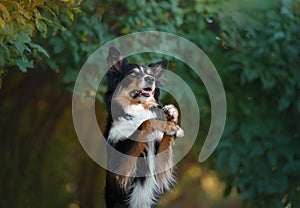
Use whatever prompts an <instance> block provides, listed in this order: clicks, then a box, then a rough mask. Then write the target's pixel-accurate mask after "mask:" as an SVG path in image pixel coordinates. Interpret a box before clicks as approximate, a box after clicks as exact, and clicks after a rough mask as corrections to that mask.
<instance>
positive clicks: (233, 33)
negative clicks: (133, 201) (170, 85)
mask: <svg viewBox="0 0 300 208" xmlns="http://www.w3.org/2000/svg"><path fill="white" fill-rule="evenodd" d="M299 25H300V1H299V0H270V1H258V0H252V1H249V0H224V1H217V0H192V1H183V0H166V1H158V0H128V1H125V0H117V1H111V0H101V1H96V0H83V1H76V0H34V1H32V0H23V1H20V0H2V1H0V43H1V45H0V67H1V68H0V84H1V90H0V207H1V208H2V207H3V208H19V207H24V208H36V207H45V208H48V207H49V208H52V207H67V208H79V207H82V208H93V207H104V194H103V191H104V176H105V170H104V169H102V168H101V167H99V166H98V165H97V164H96V163H95V162H93V161H92V160H91V159H90V158H89V157H88V156H87V154H86V153H85V151H84V150H83V148H82V147H81V145H80V143H79V141H78V139H77V136H76V133H75V130H74V126H73V121H72V112H71V97H72V89H73V86H74V82H75V80H76V77H77V74H78V72H79V70H80V69H81V67H82V65H83V63H84V62H85V61H86V60H87V58H88V57H89V56H90V55H91V54H92V53H93V52H94V51H95V50H96V49H97V48H99V47H100V46H101V45H103V44H105V43H107V42H108V41H109V40H112V39H114V38H115V37H119V36H121V35H125V34H129V33H131V32H136V31H147V30H159V31H164V32H170V33H174V34H177V35H179V36H182V37H184V38H186V39H188V40H190V41H192V42H193V43H195V44H196V45H197V46H198V47H200V48H201V49H202V50H203V51H204V52H205V53H206V54H207V55H208V56H209V58H210V59H211V60H212V62H213V63H214V65H215V67H216V69H217V70H218V73H219V74H220V76H221V79H222V81H223V84H224V87H225V91H226V98H227V107H228V113H227V121H226V127H225V130H224V133H223V136H222V138H221V141H220V143H219V145H218V147H217V149H216V151H215V152H214V153H213V155H212V156H211V157H210V158H209V159H208V160H207V161H206V162H205V163H199V162H198V155H199V150H200V149H201V147H202V145H203V142H204V141H203V140H204V138H205V137H206V134H207V132H208V128H209V124H210V103H209V99H208V95H207V92H206V89H205V87H204V85H203V84H202V83H201V80H199V78H198V77H197V76H195V74H193V73H191V72H190V71H191V70H187V66H186V65H185V64H183V63H181V62H180V61H177V60H175V59H171V60H170V67H169V68H170V70H172V71H174V72H175V73H177V74H178V75H179V76H181V77H183V79H184V80H186V81H188V83H189V85H190V87H191V88H192V90H193V92H194V93H195V95H196V97H197V102H198V105H199V109H200V115H201V129H200V133H199V136H198V139H197V143H196V144H195V145H194V146H193V148H192V149H191V151H190V152H189V154H188V155H187V156H186V157H185V158H184V160H182V161H181V162H180V163H179V164H178V165H177V166H178V167H177V170H176V172H177V173H176V175H177V178H178V185H177V186H176V187H175V189H174V190H173V192H171V193H167V194H166V195H165V196H164V198H163V199H162V200H161V203H160V207H169V208H173V207H174V208H177V207H178V208H179V207H180V208H181V207H195V208H198V207H203V208H206V207H209V208H210V207H213V208H221V207H222V208H223V207H225V208H227V207H228V208H229V207H230V208H235V207H236V208H240V207H246V208H247V207H249V208H253V207H255V208H256V207H262V208H264V207H266V208H269V207H270V208H277V207H286V208H292V207H293V208H297V207H300V122H299V120H300V90H299V89H300V69H299V67H300V42H299V40H300V26H299ZM144 61H146V62H148V61H149V60H143V62H141V63H144ZM151 61H152V60H151ZM103 90H104V89H103V88H99V90H98V91H97V92H96V91H93V90H90V91H87V92H86V93H87V95H88V94H90V95H91V96H93V95H95V94H97V108H96V111H97V117H98V120H99V118H100V120H99V125H100V127H101V128H103V127H104V122H103V121H104V118H105V116H106V110H105V108H104V105H103V101H102V96H103ZM178 93H180V89H178ZM163 102H164V103H169V102H172V101H171V100H170V98H168V96H165V97H164V98H163ZM101 119H102V122H101Z"/></svg>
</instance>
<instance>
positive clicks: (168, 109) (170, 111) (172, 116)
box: [163, 104, 178, 124]
mask: <svg viewBox="0 0 300 208" xmlns="http://www.w3.org/2000/svg"><path fill="white" fill-rule="evenodd" d="M163 111H164V113H165V115H166V117H167V120H168V121H172V122H174V123H175V124H177V123H178V110H177V108H176V107H175V106H174V105H172V104H170V105H165V106H164V107H163Z"/></svg>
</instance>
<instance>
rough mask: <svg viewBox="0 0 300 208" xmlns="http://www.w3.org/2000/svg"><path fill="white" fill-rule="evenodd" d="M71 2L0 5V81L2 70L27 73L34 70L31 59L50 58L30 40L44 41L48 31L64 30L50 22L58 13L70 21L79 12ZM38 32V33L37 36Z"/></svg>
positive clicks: (45, 0)
mask: <svg viewBox="0 0 300 208" xmlns="http://www.w3.org/2000/svg"><path fill="white" fill-rule="evenodd" d="M75 6H77V4H75V2H74V1H73V0H70V1H64V0H54V1H52V0H37V1H31V0H25V1H17V0H13V1H11V0H5V1H1V2H0V45H1V46H0V80H1V77H2V76H3V74H4V72H5V70H7V69H8V68H11V67H13V66H16V67H18V68H19V69H20V70H21V71H23V72H26V71H27V68H33V60H34V58H35V57H36V56H37V54H40V55H42V56H44V57H46V58H49V54H48V52H47V51H46V50H45V49H44V48H43V47H42V46H40V45H38V44H36V43H35V41H33V40H32V39H33V38H36V36H38V35H41V36H42V37H43V38H46V37H47V36H48V34H49V32H48V28H49V27H52V28H56V29H61V30H64V27H63V26H62V25H60V24H58V23H57V22H55V21H53V20H52V19H53V18H55V17H56V16H57V15H58V14H59V13H65V12H66V13H67V14H69V17H70V18H72V15H73V13H74V12H77V11H78V8H76V7H75ZM37 32H38V33H37Z"/></svg>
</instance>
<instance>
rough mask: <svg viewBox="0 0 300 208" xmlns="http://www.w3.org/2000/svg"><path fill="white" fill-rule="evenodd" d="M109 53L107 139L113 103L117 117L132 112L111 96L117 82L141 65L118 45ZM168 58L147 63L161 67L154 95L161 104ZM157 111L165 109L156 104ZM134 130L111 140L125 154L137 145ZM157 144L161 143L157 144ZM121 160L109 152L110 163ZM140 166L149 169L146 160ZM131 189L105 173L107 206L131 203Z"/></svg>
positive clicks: (116, 207) (160, 114) (115, 207)
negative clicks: (131, 133)
mask: <svg viewBox="0 0 300 208" xmlns="http://www.w3.org/2000/svg"><path fill="white" fill-rule="evenodd" d="M109 53H110V56H109V57H108V60H107V61H108V64H109V66H110V69H109V70H108V72H107V79H108V85H107V92H106V94H105V96H104V100H105V103H106V106H107V109H108V114H109V115H108V119H107V126H106V132H105V137H106V139H107V138H108V136H109V131H110V129H111V127H112V123H113V116H112V111H111V108H112V106H113V108H114V117H115V118H118V117H121V116H122V117H123V118H125V119H128V120H130V119H132V117H131V115H128V114H126V113H125V112H124V110H123V109H122V107H121V106H120V105H118V104H115V103H113V102H112V97H113V95H114V92H115V91H116V89H117V88H118V85H119V84H120V82H121V81H122V80H124V79H125V78H126V77H127V75H128V74H129V72H130V70H132V69H133V68H137V67H139V65H136V64H130V63H129V62H128V60H127V58H124V57H122V56H121V54H120V53H119V51H118V50H117V49H115V48H113V47H112V48H111V49H110V52H109ZM167 65H168V61H167V60H163V61H160V62H158V63H152V64H149V65H148V66H149V67H151V68H152V69H153V68H158V70H160V71H157V72H156V73H155V75H156V77H155V80H156V83H155V86H156V88H155V91H154V98H155V100H156V102H157V103H158V104H159V97H160V89H159V87H161V86H162V81H163V72H164V69H166V68H167ZM157 66H160V67H161V68H159V67H157ZM122 84H123V85H126V84H129V83H126V82H125V83H122ZM154 111H155V112H156V114H157V117H158V118H161V119H163V112H162V110H161V109H159V108H157V109H155V110H154ZM135 136H136V135H135V133H134V134H133V135H132V136H131V137H133V139H132V138H131V139H128V138H124V140H122V141H119V142H117V143H116V144H110V145H111V146H113V148H115V149H116V150H117V151H119V152H121V153H123V154H129V152H130V150H131V149H132V148H133V147H134V145H136V141H134V137H135ZM156 146H158V145H156ZM140 157H143V155H140ZM120 163H122V159H121V158H117V157H115V156H114V155H108V165H109V166H118V165H120ZM139 165H140V166H143V165H144V167H143V168H142V169H143V171H145V170H147V163H142V162H141V163H139ZM144 180H145V178H144V177H140V178H134V179H133V180H132V183H133V186H134V184H136V183H141V184H143V183H144ZM131 192H132V190H129V191H128V190H127V191H125V190H124V189H122V188H120V185H119V183H118V182H117V181H116V174H115V173H112V172H110V171H107V175H106V187H105V199H106V207H107V208H121V207H122V208H126V207H129V205H128V203H127V201H128V196H129V195H130V194H131ZM156 195H157V196H156V199H157V200H158V199H159V198H160V194H159V193H157V194H156ZM155 206H156V205H153V207H155Z"/></svg>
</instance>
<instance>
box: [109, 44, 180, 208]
mask: <svg viewBox="0 0 300 208" xmlns="http://www.w3.org/2000/svg"><path fill="white" fill-rule="evenodd" d="M107 62H108V65H109V67H110V68H109V70H108V72H107V79H108V86H107V92H106V94H105V102H106V105H107V108H108V113H109V116H108V121H107V129H106V133H105V137H106V140H107V142H108V144H109V145H108V146H109V147H110V148H108V150H107V157H108V167H109V168H108V169H109V170H108V171H107V174H106V187H105V199H106V206H107V207H108V208H121V207H124V208H125V207H127V208H152V207H156V206H157V204H158V201H159V199H160V197H161V196H162V195H163V193H164V192H165V191H168V190H170V188H171V187H172V184H173V183H174V177H173V173H172V166H173V153H172V146H173V143H174V139H175V138H181V137H183V135H184V132H183V130H182V129H181V128H180V127H179V126H178V110H177V109H176V107H175V106H173V105H165V106H162V105H161V104H160V102H159V96H160V89H159V88H161V87H162V81H163V77H164V73H165V70H166V69H167V65H168V61H167V60H162V61H160V62H157V63H152V64H149V65H147V66H142V65H138V64H131V63H129V62H128V59H127V58H125V57H122V55H121V53H120V51H119V50H118V49H117V48H115V47H111V48H110V49H109V54H108V58H107Z"/></svg>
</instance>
